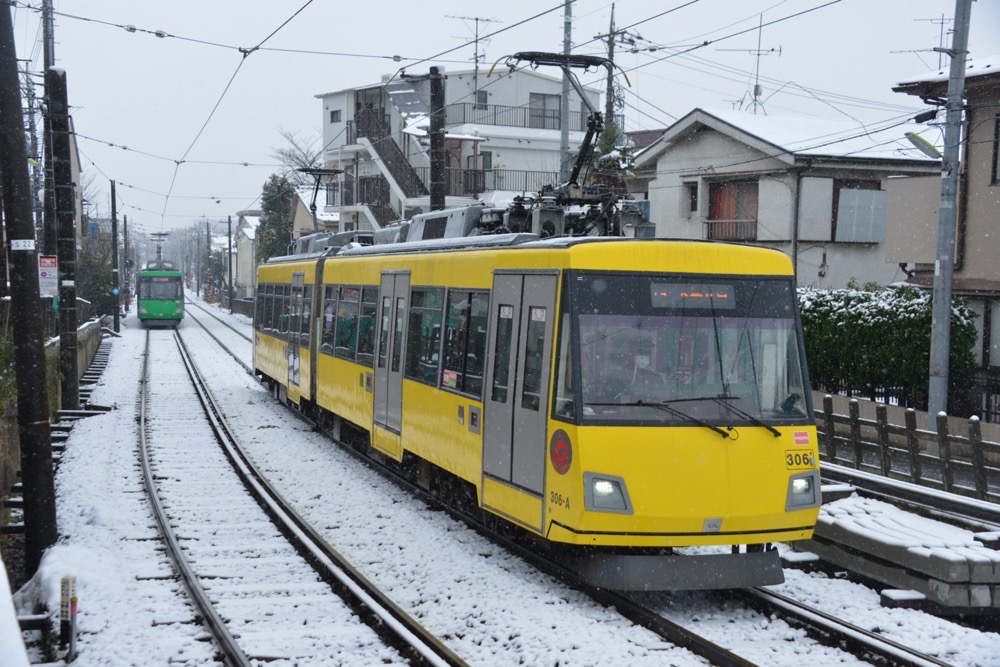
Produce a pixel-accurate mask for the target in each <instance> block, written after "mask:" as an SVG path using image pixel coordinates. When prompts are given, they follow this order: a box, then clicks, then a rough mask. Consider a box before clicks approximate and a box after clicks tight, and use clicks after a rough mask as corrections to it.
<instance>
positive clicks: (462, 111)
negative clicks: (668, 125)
mask: <svg viewBox="0 0 1000 667" xmlns="http://www.w3.org/2000/svg"><path fill="white" fill-rule="evenodd" d="M588 115H589V114H587V113H585V112H582V111H570V112H569V129H570V130H573V131H577V132H585V131H586V130H587V116H588ZM615 121H616V122H617V124H618V127H624V126H623V124H622V123H623V122H624V117H623V116H616V117H615ZM466 123H478V124H480V125H497V126H501V127H527V128H533V129H539V130H559V129H561V128H562V122H561V119H560V113H559V111H558V110H554V109H532V108H530V107H511V106H505V105H502V104H472V103H468V102H465V103H461V104H449V105H448V106H447V107H446V108H445V125H447V126H454V125H463V124H466Z"/></svg>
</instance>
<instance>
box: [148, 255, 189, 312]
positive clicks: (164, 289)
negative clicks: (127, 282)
mask: <svg viewBox="0 0 1000 667" xmlns="http://www.w3.org/2000/svg"><path fill="white" fill-rule="evenodd" d="M138 295H139V298H138V312H139V323H140V324H141V325H142V326H143V327H152V326H169V327H174V328H176V327H177V326H178V325H179V324H180V323H181V320H182V319H184V283H183V280H182V276H181V272H180V271H178V270H176V269H175V268H174V265H173V263H172V262H168V261H166V260H160V259H158V260H152V261H149V262H146V264H145V265H144V266H143V267H142V270H140V271H139V291H138Z"/></svg>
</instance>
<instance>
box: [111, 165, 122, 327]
mask: <svg viewBox="0 0 1000 667" xmlns="http://www.w3.org/2000/svg"><path fill="white" fill-rule="evenodd" d="M121 292H122V290H121V281H120V280H119V279H118V200H117V198H116V196H115V182H114V181H111V293H112V294H113V295H114V297H115V298H114V302H115V314H114V316H113V318H112V321H113V322H114V330H115V333H118V332H120V331H121V322H120V321H119V318H120V317H121V316H120V314H119V311H120V310H121V305H120V303H121V297H120V296H119V295H120V294H121Z"/></svg>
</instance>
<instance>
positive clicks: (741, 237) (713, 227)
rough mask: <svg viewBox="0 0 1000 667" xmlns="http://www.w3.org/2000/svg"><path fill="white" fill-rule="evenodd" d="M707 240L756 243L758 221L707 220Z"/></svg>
mask: <svg viewBox="0 0 1000 667" xmlns="http://www.w3.org/2000/svg"><path fill="white" fill-rule="evenodd" d="M705 225H706V226H707V230H706V231H707V234H706V236H705V238H707V239H710V240H713V241H756V240H757V221H756V220H706V221H705Z"/></svg>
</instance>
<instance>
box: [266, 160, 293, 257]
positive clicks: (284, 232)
mask: <svg viewBox="0 0 1000 667" xmlns="http://www.w3.org/2000/svg"><path fill="white" fill-rule="evenodd" d="M294 203H295V188H294V187H293V186H292V184H291V183H290V182H289V181H288V179H287V178H285V177H284V176H279V175H277V174H271V176H270V178H268V179H267V183H265V184H264V189H263V191H262V193H261V204H260V211H261V215H260V225H259V226H258V227H257V261H258V262H260V263H263V262H266V261H267V260H268V259H270V258H271V257H280V256H282V255H287V254H288V244H289V243H291V241H292V219H293V216H294V208H293V206H294Z"/></svg>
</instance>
